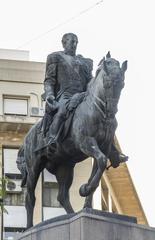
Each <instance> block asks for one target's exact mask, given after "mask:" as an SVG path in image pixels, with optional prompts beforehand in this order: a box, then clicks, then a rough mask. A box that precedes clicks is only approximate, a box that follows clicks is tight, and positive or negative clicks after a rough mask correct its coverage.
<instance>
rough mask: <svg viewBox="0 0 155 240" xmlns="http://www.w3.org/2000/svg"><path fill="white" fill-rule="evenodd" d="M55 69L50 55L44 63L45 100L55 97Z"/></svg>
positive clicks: (54, 63) (55, 66)
mask: <svg viewBox="0 0 155 240" xmlns="http://www.w3.org/2000/svg"><path fill="white" fill-rule="evenodd" d="M56 69H57V64H56V62H55V61H53V57H52V54H50V55H48V57H47V61H46V71H45V80H44V90H45V95H46V96H45V98H46V99H47V98H48V97H52V96H53V98H54V97H55V86H56Z"/></svg>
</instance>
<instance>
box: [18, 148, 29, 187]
mask: <svg viewBox="0 0 155 240" xmlns="http://www.w3.org/2000/svg"><path fill="white" fill-rule="evenodd" d="M16 163H17V167H18V169H19V171H20V172H21V174H22V182H21V187H24V186H25V185H26V181H27V169H26V161H25V156H24V146H23V145H22V146H21V147H20V149H19V151H18V155H17V161H16Z"/></svg>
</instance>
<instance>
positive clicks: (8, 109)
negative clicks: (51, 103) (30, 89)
mask: <svg viewBox="0 0 155 240" xmlns="http://www.w3.org/2000/svg"><path fill="white" fill-rule="evenodd" d="M4 114H13V115H23V116H26V115H28V99H20V98H4Z"/></svg>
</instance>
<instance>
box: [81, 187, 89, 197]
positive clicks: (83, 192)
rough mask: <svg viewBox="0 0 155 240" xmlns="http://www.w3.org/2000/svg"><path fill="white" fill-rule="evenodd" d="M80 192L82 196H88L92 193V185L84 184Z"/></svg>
mask: <svg viewBox="0 0 155 240" xmlns="http://www.w3.org/2000/svg"><path fill="white" fill-rule="evenodd" d="M79 192H80V196H81V197H87V196H88V195H89V194H90V193H91V187H90V186H89V185H88V184H83V185H82V186H81V187H80V190H79Z"/></svg>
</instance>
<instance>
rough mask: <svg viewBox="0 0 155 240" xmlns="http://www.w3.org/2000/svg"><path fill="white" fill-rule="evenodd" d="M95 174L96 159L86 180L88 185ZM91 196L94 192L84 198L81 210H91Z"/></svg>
mask: <svg viewBox="0 0 155 240" xmlns="http://www.w3.org/2000/svg"><path fill="white" fill-rule="evenodd" d="M96 172H97V163H96V159H94V162H93V168H92V172H91V176H90V178H89V180H88V183H90V182H91V180H92V179H93V177H94V175H95V174H96ZM93 194H94V191H93V192H92V193H90V194H89V195H88V196H87V197H86V199H85V203H84V207H83V208H92V201H93Z"/></svg>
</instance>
